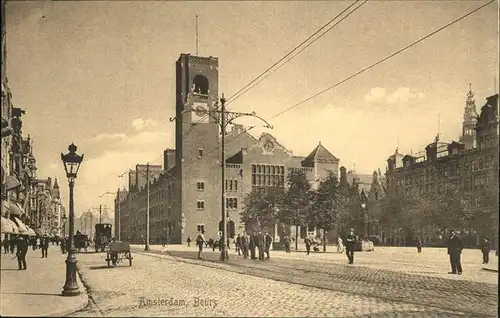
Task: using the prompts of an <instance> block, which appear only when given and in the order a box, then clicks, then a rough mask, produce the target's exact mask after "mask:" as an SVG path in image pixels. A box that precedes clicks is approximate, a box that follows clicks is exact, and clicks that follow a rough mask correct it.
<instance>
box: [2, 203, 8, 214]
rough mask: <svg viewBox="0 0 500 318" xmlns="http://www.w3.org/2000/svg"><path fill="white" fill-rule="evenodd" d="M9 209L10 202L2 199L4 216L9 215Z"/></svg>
mask: <svg viewBox="0 0 500 318" xmlns="http://www.w3.org/2000/svg"><path fill="white" fill-rule="evenodd" d="M7 210H9V203H7V201H6V200H2V216H6V215H7Z"/></svg>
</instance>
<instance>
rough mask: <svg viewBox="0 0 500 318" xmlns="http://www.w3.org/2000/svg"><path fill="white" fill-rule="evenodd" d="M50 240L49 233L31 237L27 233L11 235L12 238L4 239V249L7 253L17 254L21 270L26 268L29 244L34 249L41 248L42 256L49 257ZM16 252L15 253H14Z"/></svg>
mask: <svg viewBox="0 0 500 318" xmlns="http://www.w3.org/2000/svg"><path fill="white" fill-rule="evenodd" d="M49 243H50V240H49V238H48V236H47V235H44V236H43V237H41V238H39V237H36V238H32V239H31V240H30V238H29V237H28V236H26V235H11V237H10V239H7V238H4V240H3V241H2V245H3V250H4V253H5V254H8V253H9V252H10V253H11V254H15V258H17V264H18V267H19V270H26V269H27V264H26V254H28V249H29V246H30V245H31V246H32V248H33V250H36V249H37V248H40V249H41V251H42V258H47V255H48V253H47V252H48V249H49ZM14 252H15V253H14Z"/></svg>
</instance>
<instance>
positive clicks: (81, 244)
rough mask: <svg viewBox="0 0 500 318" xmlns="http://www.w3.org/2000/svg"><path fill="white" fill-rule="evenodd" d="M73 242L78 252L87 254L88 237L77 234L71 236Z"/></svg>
mask: <svg viewBox="0 0 500 318" xmlns="http://www.w3.org/2000/svg"><path fill="white" fill-rule="evenodd" d="M73 242H74V244H75V248H76V249H77V250H78V252H81V250H82V249H83V250H84V251H85V253H87V247H88V236H87V235H84V234H80V233H77V234H75V235H74V236H73Z"/></svg>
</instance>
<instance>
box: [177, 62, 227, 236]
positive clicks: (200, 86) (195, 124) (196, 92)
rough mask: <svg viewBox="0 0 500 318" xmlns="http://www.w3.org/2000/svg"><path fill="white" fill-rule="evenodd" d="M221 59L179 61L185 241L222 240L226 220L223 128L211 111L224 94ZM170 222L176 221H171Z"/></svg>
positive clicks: (180, 213) (181, 229)
mask: <svg viewBox="0 0 500 318" xmlns="http://www.w3.org/2000/svg"><path fill="white" fill-rule="evenodd" d="M218 82H219V61H218V59H217V58H216V57H211V56H210V57H200V56H193V55H190V54H181V56H180V57H179V59H178V60H177V63H176V106H175V108H176V124H175V157H176V158H175V162H176V163H175V166H176V175H177V180H176V182H175V184H176V186H174V191H175V197H176V198H177V200H179V202H176V203H177V204H175V208H174V206H172V208H173V209H175V210H177V211H172V213H173V214H174V215H175V219H176V222H175V223H176V225H177V226H178V231H176V230H174V233H175V234H174V233H173V234H174V235H175V236H177V238H179V239H180V241H182V242H185V241H186V239H187V237H188V236H191V238H193V237H196V233H197V232H198V231H201V230H204V231H205V232H206V235H209V236H211V237H216V233H217V231H218V222H219V220H220V209H221V208H220V204H221V203H220V199H219V195H218V194H219V192H220V165H219V164H218V161H219V157H220V151H218V147H219V124H217V122H216V121H215V120H214V118H213V114H212V113H211V112H212V111H213V110H214V109H215V108H217V105H218V103H217V100H218V96H219V87H218V84H219V83H218ZM169 218H170V217H169Z"/></svg>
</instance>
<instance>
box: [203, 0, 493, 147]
mask: <svg viewBox="0 0 500 318" xmlns="http://www.w3.org/2000/svg"><path fill="white" fill-rule="evenodd" d="M495 1H496V0H491V1H489V2H487V3H485V4H484V5H482V6H480V7H478V8H476V9H474V10H472V11H470V12H468V13H466V14H464V15H462V16H461V17H459V18H457V19H455V20H453V21H451V22H449V23H447V24H445V25H444V26H442V27H440V28H438V29H436V30H435V31H433V32H431V33H429V34H427V35H425V36H423V37H421V38H420V39H418V40H416V41H414V42H412V43H411V44H409V45H406V46H405V47H403V48H401V49H399V50H397V51H396V52H394V53H392V54H390V55H388V56H386V57H385V58H383V59H381V60H379V61H377V62H375V63H373V64H371V65H370V66H368V67H365V68H363V69H362V70H360V71H358V72H356V73H354V74H353V75H351V76H348V77H346V78H345V79H343V80H341V81H339V82H337V83H336V84H334V85H332V86H330V87H327V88H326V89H323V90H321V91H319V92H318V93H315V94H313V95H312V96H310V97H308V98H306V99H304V100H302V101H300V102H298V103H296V104H294V105H293V106H290V107H288V108H286V109H284V110H282V111H280V112H278V113H277V114H275V115H273V116H271V117H269V118H268V119H267V120H268V121H269V120H271V119H274V118H276V117H278V116H281V115H283V114H284V113H286V112H288V111H290V110H292V109H294V108H296V107H299V106H300V105H302V104H304V103H306V102H308V101H310V100H312V99H314V98H316V97H318V96H320V95H322V94H324V93H326V92H327V91H329V90H331V89H333V88H335V87H337V86H339V85H341V84H343V83H345V82H347V81H349V80H351V79H353V78H354V77H356V76H358V75H360V74H363V73H365V72H366V71H368V70H370V69H372V68H374V67H375V66H377V65H380V64H382V63H383V62H385V61H387V60H389V59H391V58H393V57H395V56H397V55H399V54H401V53H402V52H404V51H406V50H408V49H409V48H411V47H413V46H415V45H417V44H419V43H421V42H423V41H424V40H426V39H428V38H430V37H431V36H433V35H435V34H437V33H439V32H441V31H443V30H445V29H447V28H448V27H450V26H452V25H454V24H455V23H457V22H459V21H461V20H463V19H465V18H467V17H469V16H470V15H472V14H474V13H476V12H477V11H479V10H481V9H483V8H484V7H486V6H488V5H490V4H492V3H493V2H495ZM255 127H257V126H255V125H254V126H250V127H249V128H247V129H245V130H243V131H242V132H241V133H239V134H238V135H236V136H235V137H234V138H232V139H230V140H228V141H227V142H226V145H227V144H228V143H230V142H232V141H234V140H236V139H238V137H239V136H241V135H242V134H244V133H247V132H249V131H250V130H252V129H253V128H255ZM219 149H220V146H218V147H217V148H214V149H213V150H212V151H209V152H208V154H211V153H213V152H215V151H218V150H219Z"/></svg>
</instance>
